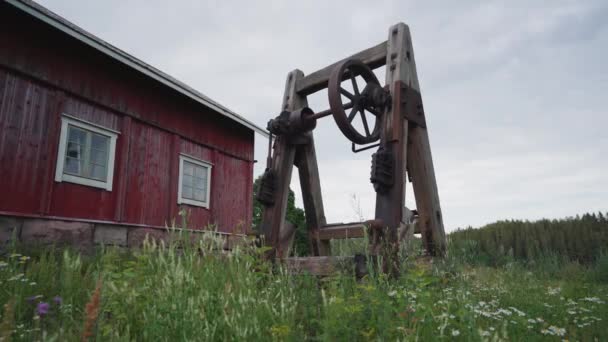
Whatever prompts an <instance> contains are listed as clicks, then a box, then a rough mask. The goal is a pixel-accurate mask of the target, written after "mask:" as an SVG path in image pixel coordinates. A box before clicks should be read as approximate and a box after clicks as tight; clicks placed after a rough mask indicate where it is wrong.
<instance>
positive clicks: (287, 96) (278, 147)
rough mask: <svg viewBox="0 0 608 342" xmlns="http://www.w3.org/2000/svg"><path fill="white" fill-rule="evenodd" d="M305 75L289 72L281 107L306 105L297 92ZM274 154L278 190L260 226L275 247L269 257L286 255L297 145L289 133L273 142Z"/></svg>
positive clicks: (265, 210) (294, 107)
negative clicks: (285, 236)
mask: <svg viewBox="0 0 608 342" xmlns="http://www.w3.org/2000/svg"><path fill="white" fill-rule="evenodd" d="M303 76H304V73H302V71H300V70H294V71H292V72H290V73H289V74H287V80H286V82H285V92H284V95H283V104H282V105H281V110H288V111H292V110H295V109H298V108H301V107H304V106H306V98H304V101H302V98H301V97H299V96H293V94H295V84H296V80H297V79H300V78H302V77H303ZM273 149H274V150H273V154H272V166H271V167H272V170H273V171H274V173H275V175H276V179H277V184H276V190H275V201H274V204H273V205H272V206H265V207H264V212H263V213H262V222H261V225H260V226H261V230H262V232H263V234H264V239H265V243H266V245H268V246H270V247H273V251H272V252H271V254H272V255H269V257H270V258H274V257H275V256H276V257H279V258H282V257H284V256H287V252H288V251H285V250H283V249H282V248H283V247H284V245H281V244H280V236H281V232H282V231H283V230H285V229H286V228H285V215H286V213H287V198H288V197H289V184H290V183H291V173H292V171H293V163H294V160H295V156H296V146H295V145H292V144H290V143H289V142H288V139H287V137H286V136H278V137H277V138H276V140H275V142H274V146H273Z"/></svg>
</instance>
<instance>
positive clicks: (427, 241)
mask: <svg viewBox="0 0 608 342" xmlns="http://www.w3.org/2000/svg"><path fill="white" fill-rule="evenodd" d="M410 141H411V143H410V144H409V145H408V165H409V169H410V174H411V176H412V187H413V188H414V194H415V197H416V206H417V209H418V213H419V216H420V217H419V219H418V222H417V227H419V231H420V233H421V234H422V238H423V242H424V246H425V248H426V250H427V251H428V253H429V254H430V255H433V256H439V255H443V254H444V253H445V248H446V238H445V230H444V226H443V215H442V213H441V206H440V202H439V191H438V189H437V181H436V178H435V170H434V168H433V158H432V155H431V147H430V142H429V135H428V131H427V130H426V129H424V128H420V127H412V128H411V129H410Z"/></svg>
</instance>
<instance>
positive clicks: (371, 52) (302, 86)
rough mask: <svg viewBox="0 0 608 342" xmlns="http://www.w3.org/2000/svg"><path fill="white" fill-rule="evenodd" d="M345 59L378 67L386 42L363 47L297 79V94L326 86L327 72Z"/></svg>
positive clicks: (384, 57) (384, 59)
mask: <svg viewBox="0 0 608 342" xmlns="http://www.w3.org/2000/svg"><path fill="white" fill-rule="evenodd" d="M346 59H360V60H361V61H363V63H365V64H367V65H368V66H369V67H370V68H372V69H376V68H379V67H381V66H383V65H385V63H386V42H382V43H380V44H378V45H376V46H374V47H371V48H368V49H365V50H363V51H361V52H358V53H356V54H354V55H352V56H350V57H348V58H344V59H342V60H341V61H339V62H336V63H334V64H332V65H330V66H327V67H325V68H323V69H321V70H318V71H315V72H313V73H311V74H310V75H308V76H306V77H304V78H303V79H301V80H299V81H298V83H297V84H296V92H297V93H298V94H299V95H302V96H306V95H310V94H313V93H315V92H317V91H319V90H321V89H324V88H327V81H328V80H329V74H331V72H332V70H333V69H334V68H335V66H336V65H338V63H341V62H342V61H344V60H346Z"/></svg>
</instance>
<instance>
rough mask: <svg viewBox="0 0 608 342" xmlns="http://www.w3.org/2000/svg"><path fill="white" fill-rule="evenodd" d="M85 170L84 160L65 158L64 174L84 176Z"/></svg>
mask: <svg viewBox="0 0 608 342" xmlns="http://www.w3.org/2000/svg"><path fill="white" fill-rule="evenodd" d="M83 169H84V160H78V159H74V158H70V157H67V158H65V165H64V166H63V172H64V173H70V174H73V175H78V176H80V175H82V170H83Z"/></svg>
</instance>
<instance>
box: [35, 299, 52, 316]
mask: <svg viewBox="0 0 608 342" xmlns="http://www.w3.org/2000/svg"><path fill="white" fill-rule="evenodd" d="M50 307H51V305H50V304H49V303H47V302H40V303H38V306H36V313H37V314H38V316H44V315H46V314H48V313H49V309H50Z"/></svg>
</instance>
